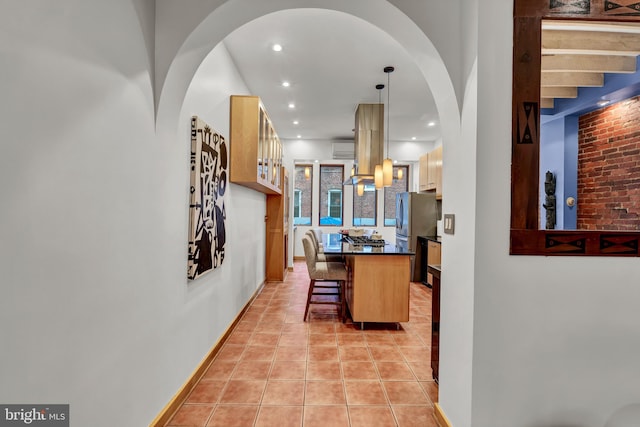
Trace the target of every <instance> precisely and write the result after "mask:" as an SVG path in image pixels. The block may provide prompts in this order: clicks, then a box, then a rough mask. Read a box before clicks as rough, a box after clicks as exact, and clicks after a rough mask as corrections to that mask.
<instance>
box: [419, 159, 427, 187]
mask: <svg viewBox="0 0 640 427" xmlns="http://www.w3.org/2000/svg"><path fill="white" fill-rule="evenodd" d="M419 166H420V168H419V170H420V174H419V176H420V178H419V183H420V185H419V187H418V190H419V191H427V190H428V189H429V153H427V154H423V155H422V156H420V164H419Z"/></svg>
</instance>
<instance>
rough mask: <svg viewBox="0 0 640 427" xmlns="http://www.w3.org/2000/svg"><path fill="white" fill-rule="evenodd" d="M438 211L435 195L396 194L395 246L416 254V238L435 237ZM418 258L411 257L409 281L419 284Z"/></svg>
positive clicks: (419, 258) (419, 259)
mask: <svg viewBox="0 0 640 427" xmlns="http://www.w3.org/2000/svg"><path fill="white" fill-rule="evenodd" d="M439 216H440V209H439V206H438V201H437V200H436V194H435V193H398V194H396V245H397V246H400V247H402V248H406V249H408V250H410V251H412V252H416V254H417V252H418V236H429V237H430V236H435V235H436V225H437V221H438V219H439ZM421 258H422V257H420V256H414V257H411V281H413V282H419V281H420V280H421V277H420V270H421V268H420V267H421V266H420V262H421Z"/></svg>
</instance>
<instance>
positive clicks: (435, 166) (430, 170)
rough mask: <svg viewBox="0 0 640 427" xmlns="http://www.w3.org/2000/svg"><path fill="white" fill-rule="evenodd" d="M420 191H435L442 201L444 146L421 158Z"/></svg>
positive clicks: (437, 197)
mask: <svg viewBox="0 0 640 427" xmlns="http://www.w3.org/2000/svg"><path fill="white" fill-rule="evenodd" d="M419 165H420V178H419V187H418V189H419V191H435V193H436V199H442V146H440V147H438V148H436V149H434V150H433V151H430V152H428V153H427V154H424V155H422V156H420V164H419Z"/></svg>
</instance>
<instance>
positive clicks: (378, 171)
mask: <svg viewBox="0 0 640 427" xmlns="http://www.w3.org/2000/svg"><path fill="white" fill-rule="evenodd" d="M373 182H374V184H375V186H376V190H380V189H382V188H384V176H383V174H382V165H376V168H375V172H374V175H373Z"/></svg>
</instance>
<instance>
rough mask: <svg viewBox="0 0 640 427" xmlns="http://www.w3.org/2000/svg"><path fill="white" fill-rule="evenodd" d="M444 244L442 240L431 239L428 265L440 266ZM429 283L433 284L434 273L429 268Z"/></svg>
mask: <svg viewBox="0 0 640 427" xmlns="http://www.w3.org/2000/svg"><path fill="white" fill-rule="evenodd" d="M441 253H442V246H441V243H440V242H436V241H434V240H429V241H428V243H427V266H429V265H432V266H438V268H440V263H441V259H442V257H441ZM427 284H428V285H429V286H433V274H432V273H430V272H429V271H428V270H427Z"/></svg>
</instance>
